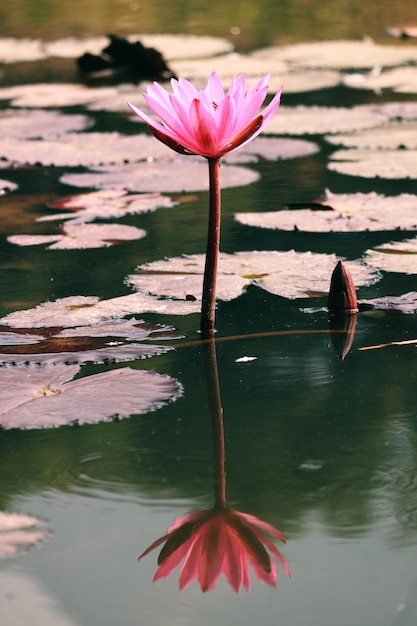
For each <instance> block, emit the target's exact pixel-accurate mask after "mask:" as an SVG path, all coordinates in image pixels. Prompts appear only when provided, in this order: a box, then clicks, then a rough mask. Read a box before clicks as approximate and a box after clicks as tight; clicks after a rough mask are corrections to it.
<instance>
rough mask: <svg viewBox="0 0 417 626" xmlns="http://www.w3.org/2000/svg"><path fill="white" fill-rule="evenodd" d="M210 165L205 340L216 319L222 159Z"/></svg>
mask: <svg viewBox="0 0 417 626" xmlns="http://www.w3.org/2000/svg"><path fill="white" fill-rule="evenodd" d="M207 161H208V165H209V184H210V190H209V219H208V231H207V249H206V263H205V267H204V279H203V296H202V303H201V324H200V330H201V334H202V337H203V338H208V337H212V336H213V335H214V332H215V328H214V325H215V319H216V280H217V264H218V259H219V245H220V217H221V202H220V158H218V157H216V158H208V159H207Z"/></svg>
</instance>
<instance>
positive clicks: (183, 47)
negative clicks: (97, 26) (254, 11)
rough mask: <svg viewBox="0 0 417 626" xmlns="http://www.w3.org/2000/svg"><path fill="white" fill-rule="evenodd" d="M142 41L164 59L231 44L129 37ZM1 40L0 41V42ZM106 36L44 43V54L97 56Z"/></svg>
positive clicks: (194, 37) (214, 51) (215, 50)
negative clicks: (88, 53)
mask: <svg viewBox="0 0 417 626" xmlns="http://www.w3.org/2000/svg"><path fill="white" fill-rule="evenodd" d="M137 39H140V40H141V42H142V43H143V44H144V45H145V46H148V47H153V48H157V49H158V50H161V52H162V54H163V55H164V56H165V57H166V58H167V59H170V60H172V59H183V58H184V59H190V58H193V57H194V58H198V57H207V56H211V55H217V54H223V53H225V52H229V51H230V50H232V49H233V45H232V44H231V43H230V41H227V40H226V39H221V38H220V37H209V36H205V35H201V36H200V35H160V34H157V35H154V34H139V35H130V36H129V37H128V40H129V41H136V40H137ZM0 41H1V40H0ZM107 43H108V41H107V39H106V38H105V37H90V38H86V39H78V38H75V37H68V38H64V39H58V40H57V41H51V42H43V46H44V49H45V51H46V53H47V54H48V55H50V56H57V57H69V58H75V57H77V56H79V55H81V54H83V53H84V52H92V53H94V54H99V53H100V52H101V50H102V49H103V48H104V47H105V46H106V45H107Z"/></svg>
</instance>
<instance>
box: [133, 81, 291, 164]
mask: <svg viewBox="0 0 417 626" xmlns="http://www.w3.org/2000/svg"><path fill="white" fill-rule="evenodd" d="M268 79H269V76H265V77H264V78H262V79H261V80H260V81H259V82H258V83H257V84H256V85H252V86H251V87H249V89H247V90H246V80H245V76H244V75H243V74H241V75H240V76H238V77H237V78H234V79H233V80H232V83H231V85H230V87H229V89H228V91H227V93H226V94H225V93H224V91H223V87H222V84H221V81H220V78H219V76H218V75H217V74H216V72H213V73H212V74H211V76H210V78H209V80H208V83H207V86H206V87H205V89H203V90H202V91H198V90H197V89H196V88H195V87H194V86H193V85H192V84H191V83H189V82H188V81H187V80H185V79H184V78H180V79H179V80H175V79H172V80H171V86H172V90H173V93H169V92H167V91H166V90H165V89H164V88H163V87H161V86H160V85H159V84H158V83H153V84H152V85H151V86H150V87H148V89H147V93H146V94H144V98H145V100H146V102H147V104H148V105H149V106H150V108H151V109H152V110H153V111H154V112H155V113H156V114H157V115H158V116H159V118H160V120H161V122H162V123H159V122H156V121H155V120H153V119H152V118H151V117H149V116H148V115H146V113H143V112H142V111H140V110H139V109H137V108H136V107H135V106H134V105H133V104H129V107H130V108H131V109H132V111H133V112H134V113H136V115H138V116H139V117H140V118H141V120H143V121H144V122H146V124H148V126H149V127H150V130H151V132H152V133H153V134H154V135H155V137H156V138H157V139H159V140H160V141H162V142H163V143H165V144H166V145H167V146H169V147H170V148H172V149H173V150H176V151H177V152H180V153H183V154H199V155H201V156H204V157H207V158H219V157H221V156H223V155H224V154H227V153H228V152H230V151H231V150H234V149H235V148H238V147H239V146H241V145H243V144H244V143H246V142H247V141H249V140H250V139H253V138H254V137H255V136H256V135H258V134H259V133H260V132H261V131H262V129H263V128H264V127H265V126H266V124H267V123H268V122H269V121H270V119H271V118H272V117H273V115H274V114H275V113H276V111H277V109H278V106H279V101H280V97H281V90H280V91H279V92H278V93H277V94H276V95H275V97H274V98H273V99H272V101H271V102H270V103H269V105H268V106H267V107H266V108H265V109H264V110H263V111H262V113H260V112H259V109H260V107H261V105H262V104H263V102H264V100H265V98H266V96H267V93H268Z"/></svg>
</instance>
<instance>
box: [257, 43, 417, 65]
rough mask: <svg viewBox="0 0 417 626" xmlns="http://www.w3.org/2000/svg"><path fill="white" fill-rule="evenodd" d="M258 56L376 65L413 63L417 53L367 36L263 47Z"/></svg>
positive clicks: (308, 62)
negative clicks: (387, 44)
mask: <svg viewBox="0 0 417 626" xmlns="http://www.w3.org/2000/svg"><path fill="white" fill-rule="evenodd" d="M256 56H259V57H265V58H267V59H269V63H270V65H271V64H273V63H274V62H275V61H276V60H277V61H286V62H289V63H291V65H292V66H294V67H305V68H307V67H308V68H337V69H351V68H358V69H360V68H363V69H365V68H373V67H375V66H386V67H390V66H391V67H392V66H395V65H402V64H404V63H410V62H411V63H412V62H414V61H415V59H416V57H417V48H416V47H415V46H407V47H400V46H385V45H380V44H376V43H374V42H373V41H372V40H371V39H369V38H366V39H364V40H362V41H349V40H332V41H315V42H310V43H297V44H293V45H288V46H272V47H270V48H263V49H262V50H260V51H258V52H257V53H256Z"/></svg>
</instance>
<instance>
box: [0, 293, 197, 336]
mask: <svg viewBox="0 0 417 626" xmlns="http://www.w3.org/2000/svg"><path fill="white" fill-rule="evenodd" d="M200 309H201V305H200V304H199V303H198V302H195V301H191V300H187V301H185V302H179V301H175V300H166V299H165V300H159V299H158V298H156V297H154V296H150V295H149V294H139V293H132V294H128V295H126V296H118V297H117V298H110V299H108V300H100V299H99V298H98V297H97V296H68V297H67V298H60V299H58V300H55V301H54V302H44V303H42V304H38V305H37V306H36V307H34V308H32V309H26V310H22V311H15V312H13V313H9V314H8V315H6V316H5V317H3V318H1V319H0V323H1V324H4V325H6V326H10V327H11V328H28V329H29V328H32V329H33V328H52V327H54V328H56V327H62V328H66V327H76V326H92V325H94V324H98V323H99V322H101V321H103V320H109V319H112V318H120V317H123V316H125V315H134V314H138V313H166V314H171V315H188V314H189V313H198V312H199V311H200Z"/></svg>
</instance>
